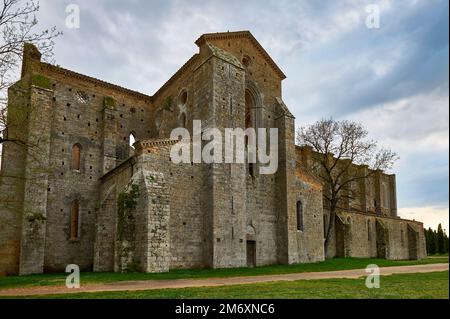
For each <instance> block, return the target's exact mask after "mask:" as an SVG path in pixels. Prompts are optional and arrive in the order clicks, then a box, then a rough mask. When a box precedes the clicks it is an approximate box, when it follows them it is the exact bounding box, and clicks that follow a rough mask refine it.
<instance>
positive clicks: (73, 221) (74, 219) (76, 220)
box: [70, 200, 80, 240]
mask: <svg viewBox="0 0 450 319" xmlns="http://www.w3.org/2000/svg"><path fill="white" fill-rule="evenodd" d="M79 224H80V203H79V202H78V200H75V201H73V202H72V207H71V210H70V239H72V240H74V239H78V238H79Z"/></svg>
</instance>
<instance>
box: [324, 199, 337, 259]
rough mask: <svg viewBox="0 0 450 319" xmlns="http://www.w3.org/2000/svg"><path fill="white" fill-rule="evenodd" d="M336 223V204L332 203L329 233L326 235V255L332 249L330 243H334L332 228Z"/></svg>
mask: <svg viewBox="0 0 450 319" xmlns="http://www.w3.org/2000/svg"><path fill="white" fill-rule="evenodd" d="M335 223H336V205H335V204H331V205H330V215H329V217H328V227H327V233H326V236H325V244H324V246H325V256H328V252H329V251H330V245H331V243H332V240H331V239H332V238H331V234H332V232H331V230H332V228H334V224H335Z"/></svg>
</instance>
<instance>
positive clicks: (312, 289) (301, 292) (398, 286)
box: [31, 271, 449, 299]
mask: <svg viewBox="0 0 450 319" xmlns="http://www.w3.org/2000/svg"><path fill="white" fill-rule="evenodd" d="M448 285H449V284H448V271H445V272H432V273H417V274H399V275H391V276H382V277H381V278H380V288H378V289H375V288H374V289H368V288H367V287H366V286H365V279H364V278H361V279H322V280H299V281H293V282H286V281H280V282H273V283H262V284H247V285H237V286H223V287H204V288H182V289H162V290H145V291H124V292H120V291H118V292H94V293H77V294H65V295H52V296H33V297H31V298H49V299H55V298H56V299H59V298H61V299H64V298H67V299H73V298H76V299H95V298H101V299H119V298H120V299H123V298H133V299H149V298H152V299H155V298H169V299H170V298H175V299H189V298H206V299H215V298H220V299H247V298H248V299H258V298H267V299H277V298H283V299H312V298H313V299H347V298H352V299H377V298H385V299H398V298H407V299H419V298H420V299H422V298H428V299H431V298H432V299H448V297H449V295H448Z"/></svg>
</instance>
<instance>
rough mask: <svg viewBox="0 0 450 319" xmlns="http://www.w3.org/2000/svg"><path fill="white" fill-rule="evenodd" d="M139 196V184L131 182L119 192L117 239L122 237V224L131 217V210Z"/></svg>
mask: <svg viewBox="0 0 450 319" xmlns="http://www.w3.org/2000/svg"><path fill="white" fill-rule="evenodd" d="M138 197H139V186H138V185H135V184H131V185H129V186H128V187H127V189H126V190H125V191H123V192H121V193H120V194H119V197H118V199H117V233H118V234H117V235H118V239H119V240H122V239H123V231H124V225H125V223H127V220H130V219H133V214H132V212H133V210H134V209H135V208H136V205H137V198H138Z"/></svg>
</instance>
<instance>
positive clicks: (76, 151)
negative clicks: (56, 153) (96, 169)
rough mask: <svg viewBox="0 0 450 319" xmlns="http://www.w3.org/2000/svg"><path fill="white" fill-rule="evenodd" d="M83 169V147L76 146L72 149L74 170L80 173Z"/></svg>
mask: <svg viewBox="0 0 450 319" xmlns="http://www.w3.org/2000/svg"><path fill="white" fill-rule="evenodd" d="M80 167H81V145H80V144H78V143H77V144H75V145H74V146H73V147H72V169H73V170H76V171H79V170H80Z"/></svg>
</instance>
